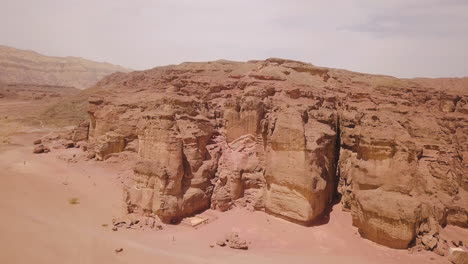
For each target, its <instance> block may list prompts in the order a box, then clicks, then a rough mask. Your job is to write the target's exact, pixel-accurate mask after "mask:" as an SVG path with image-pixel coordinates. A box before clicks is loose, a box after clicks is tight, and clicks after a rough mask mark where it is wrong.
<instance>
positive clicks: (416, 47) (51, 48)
mask: <svg viewBox="0 0 468 264" xmlns="http://www.w3.org/2000/svg"><path fill="white" fill-rule="evenodd" d="M0 44H3V45H8V46H14V47H17V48H21V49H31V50H35V51H38V52H40V53H44V54H46V55H54V56H68V55H70V56H80V57H85V58H88V59H92V60H98V61H107V62H111V63H115V64H120V65H122V66H126V67H130V68H133V69H147V68H152V67H154V66H158V65H166V64H175V63H180V62H183V61H207V60H216V59H221V58H223V59H230V60H241V61H245V60H250V59H265V58H269V57H282V58H289V59H295V60H301V61H305V62H310V63H313V64H315V65H319V66H327V67H334V68H346V69H350V70H354V71H361V72H370V73H382V74H389V75H394V76H398V77H415V76H429V77H442V76H468V0H386V1H384V0H327V1H318V0H317V1H314V0H309V1H307V0H268V1H267V0H232V1H227V0H165V1H163V0H153V1H150V0H133V1H130V0H0Z"/></svg>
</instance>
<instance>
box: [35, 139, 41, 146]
mask: <svg viewBox="0 0 468 264" xmlns="http://www.w3.org/2000/svg"><path fill="white" fill-rule="evenodd" d="M33 144H34V145H39V144H42V139H36V140H34V142H33Z"/></svg>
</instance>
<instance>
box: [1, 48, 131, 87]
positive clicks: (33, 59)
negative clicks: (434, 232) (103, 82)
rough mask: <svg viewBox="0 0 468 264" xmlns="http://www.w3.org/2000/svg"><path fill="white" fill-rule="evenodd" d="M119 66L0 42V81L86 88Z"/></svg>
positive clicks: (124, 69)
mask: <svg viewBox="0 0 468 264" xmlns="http://www.w3.org/2000/svg"><path fill="white" fill-rule="evenodd" d="M129 71H130V70H129V69H127V68H124V67H121V66H117V65H112V64H109V63H103V62H94V61H90V60H86V59H82V58H78V57H49V56H44V55H42V54H39V53H36V52H34V51H27V50H19V49H15V48H11V47H7V46H1V45H0V82H4V83H7V84H18V83H21V84H34V85H52V86H67V87H76V88H78V89H84V88H88V87H89V86H92V85H94V84H95V83H96V82H97V81H99V80H100V79H102V78H103V77H104V76H106V75H109V74H111V73H114V72H129Z"/></svg>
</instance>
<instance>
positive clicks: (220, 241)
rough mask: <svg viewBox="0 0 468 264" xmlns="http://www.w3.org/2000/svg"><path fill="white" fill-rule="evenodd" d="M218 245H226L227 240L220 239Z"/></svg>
mask: <svg viewBox="0 0 468 264" xmlns="http://www.w3.org/2000/svg"><path fill="white" fill-rule="evenodd" d="M216 245H218V246H220V247H224V246H226V241H225V240H218V241H216Z"/></svg>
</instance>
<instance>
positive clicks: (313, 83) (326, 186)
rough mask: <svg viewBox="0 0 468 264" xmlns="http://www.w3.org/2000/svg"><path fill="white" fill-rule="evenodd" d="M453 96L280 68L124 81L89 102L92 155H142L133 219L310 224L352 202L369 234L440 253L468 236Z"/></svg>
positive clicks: (230, 66)
mask: <svg viewBox="0 0 468 264" xmlns="http://www.w3.org/2000/svg"><path fill="white" fill-rule="evenodd" d="M460 80H461V81H463V79H460ZM460 80H458V81H456V82H458V83H459V81H460ZM450 87H452V89H445V87H443V86H441V85H440V84H438V82H437V81H435V82H431V81H430V80H429V81H428V80H400V79H397V78H393V77H388V76H377V75H368V74H361V73H354V72H349V71H345V70H336V69H328V68H321V67H316V66H313V65H310V64H305V63H301V62H296V61H288V60H282V59H269V60H266V61H250V62H246V63H239V62H230V61H216V62H208V63H183V64H181V65H177V66H167V67H158V68H154V69H151V70H147V71H141V72H132V73H129V74H123V73H116V74H113V75H111V76H108V77H107V78H105V79H103V80H102V81H100V82H99V83H98V84H97V85H96V86H95V87H94V88H93V93H92V94H91V95H90V98H89V108H88V113H89V117H90V128H89V141H90V143H91V145H90V146H91V148H90V149H94V150H93V151H95V153H96V157H97V159H106V157H108V156H109V154H112V153H116V152H121V151H135V152H138V154H139V157H140V158H139V159H140V160H139V161H138V163H137V165H136V166H135V169H134V183H133V184H131V185H130V186H127V188H126V190H125V203H126V207H127V210H128V212H129V213H139V214H144V215H147V216H158V217H160V218H161V219H162V220H163V221H165V222H177V221H180V219H181V218H183V217H185V216H189V215H191V214H194V213H196V212H199V211H202V210H205V209H207V208H210V207H211V208H214V209H218V210H222V211H224V210H228V209H230V208H232V207H234V206H245V207H248V208H250V209H252V210H265V211H266V212H268V213H270V214H274V215H277V216H280V217H283V218H285V219H288V220H290V221H293V222H296V223H300V224H306V225H309V224H313V223H314V222H315V221H318V220H320V219H321V217H323V216H324V215H326V214H327V210H329V209H330V206H331V204H332V203H333V202H334V200H336V199H338V198H341V199H340V201H341V203H342V204H343V207H344V208H345V210H349V211H350V212H351V214H352V216H353V224H354V225H355V226H357V227H358V228H359V232H360V234H361V235H362V236H363V237H365V238H368V239H370V240H373V241H375V242H377V243H380V244H383V245H386V246H389V247H393V248H407V247H409V246H412V245H415V244H421V243H422V244H423V245H425V246H426V245H428V244H429V242H427V241H435V246H434V245H433V243H432V242H431V245H430V246H427V247H430V249H434V248H435V247H437V239H438V236H439V229H440V228H442V227H444V226H445V225H447V224H451V225H457V226H461V227H465V228H466V227H468V218H467V216H468V215H467V214H468V195H467V194H468V170H467V168H468V145H467V136H468V123H467V121H468V87H467V86H466V85H464V84H461V85H458V86H457V85H452V86H450Z"/></svg>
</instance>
